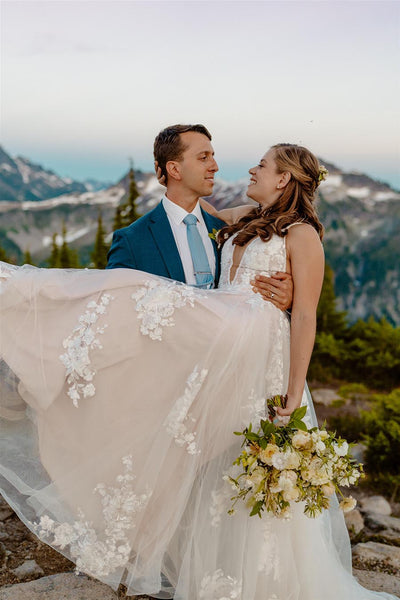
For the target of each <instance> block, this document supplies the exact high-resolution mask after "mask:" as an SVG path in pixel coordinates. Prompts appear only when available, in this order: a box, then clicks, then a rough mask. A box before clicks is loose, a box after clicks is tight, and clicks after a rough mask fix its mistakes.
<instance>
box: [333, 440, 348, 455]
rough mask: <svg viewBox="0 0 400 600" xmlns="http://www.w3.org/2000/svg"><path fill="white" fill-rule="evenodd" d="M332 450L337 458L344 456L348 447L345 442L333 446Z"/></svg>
mask: <svg viewBox="0 0 400 600" xmlns="http://www.w3.org/2000/svg"><path fill="white" fill-rule="evenodd" d="M333 449H334V451H335V452H336V454H337V455H338V456H346V454H347V453H348V451H349V445H348V443H347V442H342V443H341V444H336V443H335V444H333Z"/></svg>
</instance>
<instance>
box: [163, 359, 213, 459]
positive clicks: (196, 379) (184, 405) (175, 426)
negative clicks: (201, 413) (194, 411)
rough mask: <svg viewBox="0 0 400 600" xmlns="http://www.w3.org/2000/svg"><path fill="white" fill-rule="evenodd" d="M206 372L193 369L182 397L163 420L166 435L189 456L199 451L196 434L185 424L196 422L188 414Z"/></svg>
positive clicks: (205, 370) (196, 368)
mask: <svg viewBox="0 0 400 600" xmlns="http://www.w3.org/2000/svg"><path fill="white" fill-rule="evenodd" d="M207 373H208V370H207V369H202V370H201V371H199V368H198V366H197V365H196V367H195V368H194V370H193V372H192V373H191V374H190V375H189V378H188V380H187V382H186V388H185V391H184V393H183V395H182V396H181V397H180V398H179V399H178V400H177V401H176V402H175V404H174V406H173V407H172V410H171V412H170V413H169V415H168V417H167V419H166V420H165V423H164V426H165V427H166V430H167V433H169V435H171V436H172V437H173V438H174V439H175V443H176V444H177V445H178V446H185V445H186V449H187V451H188V453H189V454H193V455H194V454H200V452H201V450H200V449H199V448H198V447H197V444H196V432H195V431H188V427H187V424H186V423H187V422H188V421H191V422H192V423H195V422H196V419H195V418H194V417H192V416H191V414H190V413H189V410H190V407H191V406H192V404H193V401H194V399H195V398H196V396H197V394H198V393H199V391H200V388H201V386H202V385H203V382H204V380H205V378H206V377H207Z"/></svg>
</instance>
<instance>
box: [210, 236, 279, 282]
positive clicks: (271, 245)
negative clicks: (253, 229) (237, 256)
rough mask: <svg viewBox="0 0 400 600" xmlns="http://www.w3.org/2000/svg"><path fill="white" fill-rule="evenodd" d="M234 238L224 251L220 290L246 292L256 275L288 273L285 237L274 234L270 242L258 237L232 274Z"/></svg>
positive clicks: (228, 242) (226, 244)
mask: <svg viewBox="0 0 400 600" xmlns="http://www.w3.org/2000/svg"><path fill="white" fill-rule="evenodd" d="M234 237H235V236H232V237H231V238H230V239H229V240H228V241H227V242H226V243H225V244H224V247H223V249H222V255H221V277H220V280H219V284H218V287H219V289H227V288H230V289H232V288H234V289H240V290H246V289H249V288H250V281H251V280H252V279H253V278H254V277H255V276H256V275H271V274H272V273H275V272H277V271H286V243H285V238H284V237H279V236H278V235H275V234H273V235H272V237H271V239H270V240H269V241H268V242H263V241H262V239H261V238H259V237H256V238H254V239H253V240H251V242H250V243H249V244H248V246H247V247H246V249H245V251H244V253H243V255H242V257H241V260H240V263H239V265H238V267H237V269H236V272H234V273H232V275H233V280H232V281H230V278H231V270H232V266H233V258H234V250H235V247H236V246H235V245H234V244H233V243H232V242H233V239H234Z"/></svg>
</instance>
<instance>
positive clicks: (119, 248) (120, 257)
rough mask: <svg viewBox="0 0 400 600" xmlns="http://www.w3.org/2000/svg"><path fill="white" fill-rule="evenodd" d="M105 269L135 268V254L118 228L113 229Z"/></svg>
mask: <svg viewBox="0 0 400 600" xmlns="http://www.w3.org/2000/svg"><path fill="white" fill-rule="evenodd" d="M107 259H108V263H107V267H106V269H121V268H122V269H136V268H137V266H136V261H135V256H134V254H133V251H132V248H131V247H130V244H129V243H128V240H127V238H126V235H124V234H123V233H122V232H121V231H120V230H117V231H114V234H113V239H112V244H111V248H110V250H109V252H108V255H107Z"/></svg>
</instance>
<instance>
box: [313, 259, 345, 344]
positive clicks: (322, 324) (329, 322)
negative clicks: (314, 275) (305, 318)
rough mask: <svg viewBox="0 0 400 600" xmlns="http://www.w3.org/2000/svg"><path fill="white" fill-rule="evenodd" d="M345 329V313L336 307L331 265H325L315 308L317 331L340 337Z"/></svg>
mask: <svg viewBox="0 0 400 600" xmlns="http://www.w3.org/2000/svg"><path fill="white" fill-rule="evenodd" d="M346 329H347V325H346V313H345V312H343V311H338V310H337V308H336V296H335V288H334V274H333V271H332V269H331V267H330V266H329V265H325V273H324V282H323V285H322V291H321V297H320V299H319V304H318V309H317V333H322V332H326V333H330V334H333V335H334V336H335V337H340V336H341V335H343V333H344V332H345V330H346Z"/></svg>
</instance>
